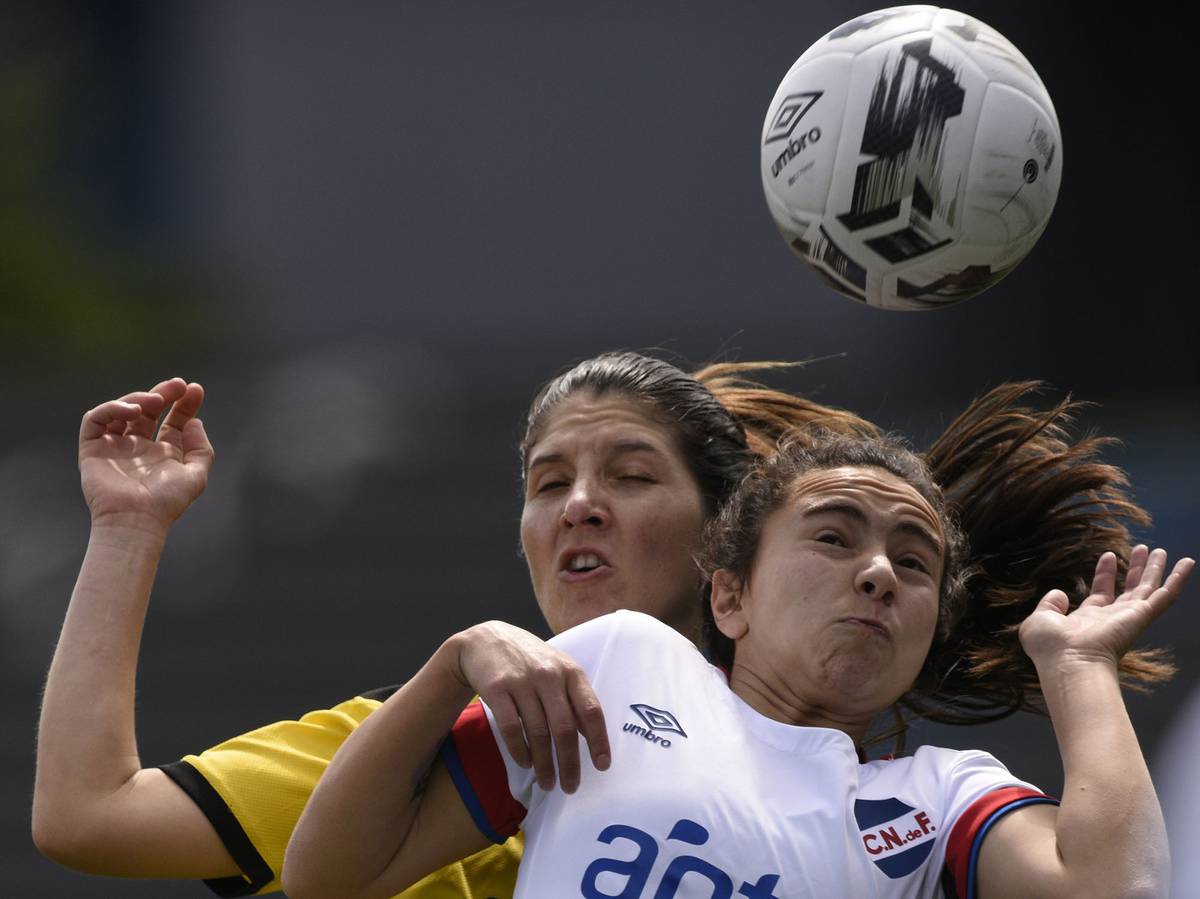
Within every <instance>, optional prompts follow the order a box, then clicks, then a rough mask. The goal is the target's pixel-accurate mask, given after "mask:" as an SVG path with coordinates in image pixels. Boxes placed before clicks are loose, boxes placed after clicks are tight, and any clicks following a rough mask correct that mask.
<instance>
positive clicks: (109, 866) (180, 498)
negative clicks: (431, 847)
mask: <svg viewBox="0 0 1200 899" xmlns="http://www.w3.org/2000/svg"><path fill="white" fill-rule="evenodd" d="M760 367H770V366H769V365H766V366H756V365H753V364H746V365H717V366H711V367H709V368H708V369H705V370H704V371H702V372H699V373H697V375H696V376H695V377H692V376H689V375H687V374H685V373H684V372H682V371H680V370H679V369H678V368H676V367H674V366H672V365H669V364H667V363H665V362H663V361H661V360H657V359H653V358H650V357H646V356H642V355H638V354H634V353H622V354H608V355H604V356H601V357H597V358H595V359H591V360H587V361H585V362H583V363H580V364H579V365H577V366H576V367H574V368H573V369H571V370H570V371H568V372H566V373H565V374H563V375H561V376H559V377H557V378H555V379H553V380H552V381H551V382H549V383H548V384H547V385H546V386H545V388H543V390H542V391H541V392H540V393H539V394H538V396H537V397H536V398H535V400H534V402H533V404H532V407H531V409H530V412H529V417H528V427H527V433H526V437H525V440H524V442H523V445H522V455H523V461H524V472H525V473H526V474H527V473H528V472H529V470H530V469H531V468H537V469H539V470H540V469H544V468H545V466H547V465H549V464H564V463H565V464H568V465H569V466H570V468H571V470H572V471H573V472H574V474H573V476H572V477H573V480H574V482H575V484H576V486H575V488H574V489H573V491H572V494H571V496H572V498H571V500H570V501H569V502H568V503H566V504H565V505H563V504H556V503H550V502H546V501H544V500H545V497H536V496H535V497H530V498H529V500H528V502H527V503H526V506H525V515H524V517H523V522H522V535H523V539H524V542H525V545H526V549H527V556H528V560H529V566H530V574H531V578H532V580H533V587H534V593H535V596H536V598H537V601H538V603H539V605H540V607H541V609H542V611H543V613H544V614H545V617H546V620H547V622H548V624H549V626H550V628H551V630H553V631H554V632H556V633H557V632H560V631H562V630H563V629H565V628H567V627H570V626H571V625H573V624H576V623H578V622H580V621H584V620H587V619H589V618H591V617H594V616H596V615H599V614H601V613H603V612H607V611H611V610H613V609H618V608H628V609H634V610H639V611H644V612H648V613H650V614H653V615H656V616H657V617H659V618H661V619H662V620H663V621H665V622H667V623H669V624H671V625H672V626H673V627H675V628H676V629H678V630H679V631H680V632H681V633H683V634H685V635H686V636H688V638H689V639H692V640H696V639H698V635H699V630H700V603H699V602H698V599H699V591H700V589H701V578H700V577H699V575H698V573H697V570H696V568H695V566H694V564H693V563H692V558H691V553H692V551H693V550H694V549H695V548H696V547H697V546H698V542H699V536H700V531H701V528H702V526H703V524H704V522H705V521H706V520H707V519H708V518H709V517H710V516H711V515H712V514H713V513H714V512H715V510H716V509H717V507H718V505H719V504H720V502H721V501H722V500H723V499H725V497H726V496H727V495H728V493H729V492H730V491H731V489H732V488H733V486H734V485H735V484H736V483H737V481H738V480H739V478H740V477H741V475H742V473H743V472H744V470H745V468H746V466H747V463H748V461H749V460H750V458H751V457H752V456H753V455H754V454H755V453H759V452H764V451H766V450H767V449H768V448H769V447H770V446H772V445H773V444H774V442H775V439H776V438H777V437H778V436H779V435H780V434H781V433H782V432H783V431H784V430H786V429H788V428H790V427H793V426H796V425H804V424H807V423H811V422H821V423H822V424H824V425H825V426H826V427H829V428H832V429H835V430H838V431H841V432H844V433H851V434H871V433H874V432H875V430H876V429H875V428H874V426H873V425H871V424H870V423H868V422H866V421H864V420H862V419H860V418H858V417H857V416H854V415H852V414H850V413H847V412H843V411H841V410H835V409H830V408H827V407H823V406H820V405H817V404H814V403H810V402H808V401H807V400H805V399H803V398H802V397H798V396H793V395H790V394H786V393H781V392H778V391H772V390H767V389H763V388H759V387H758V386H757V385H752V384H748V383H746V382H744V381H741V380H739V376H740V374H741V373H742V372H744V371H746V370H750V369H754V368H760ZM584 393H591V394H596V395H597V396H600V397H601V398H604V397H607V398H608V399H610V400H611V399H612V398H614V397H615V398H619V399H621V400H622V401H623V402H622V403H618V404H616V405H615V406H613V405H612V404H609V406H608V407H606V406H605V405H604V403H600V404H599V405H596V404H591V406H589V404H588V403H584V404H583V407H582V408H581V409H580V410H577V412H578V415H576V416H575V418H572V419H571V420H569V421H568V420H566V419H563V418H562V417H560V416H556V415H555V414H554V413H556V412H557V411H561V408H562V407H563V404H564V403H565V402H568V401H570V400H571V399H572V398H576V397H578V396H581V395H583V394H584ZM203 397H204V392H203V389H202V388H201V386H200V385H199V384H194V383H193V384H189V383H187V382H185V381H183V380H182V379H178V378H176V379H172V380H168V381H164V382H163V383H161V384H159V385H157V386H156V387H154V388H153V389H152V390H150V391H146V392H136V393H131V394H128V395H126V396H124V397H122V398H121V399H118V400H113V401H110V402H107V403H103V404H101V405H99V406H97V407H96V408H94V409H92V410H91V411H89V412H88V413H87V414H86V415H85V416H84V419H83V423H82V426H81V430H80V447H79V459H80V471H81V477H82V484H83V491H84V495H85V497H86V498H87V501H88V505H89V509H90V511H91V516H92V531H91V536H90V539H89V543H88V549H87V553H86V555H85V558H84V562H83V565H82V569H81V571H80V576H79V580H78V582H77V585H76V588H75V591H74V593H73V595H72V598H71V603H70V606H69V608H68V611H67V616H66V622H65V624H64V627H63V631H62V636H61V639H60V641H59V645H58V648H57V650H56V652H55V657H54V662H53V664H52V666H51V670H50V675H49V678H48V681H47V686H46V692H45V698H44V702H43V708H42V718H41V725H40V729H39V738H38V771H37V782H36V788H35V800H34V811H33V832H34V838H35V841H36V842H37V845H38V847H39V848H40V849H41V851H42V852H43V853H45V854H46V855H47V856H49V857H50V858H52V859H54V860H56V861H58V862H60V863H62V864H64V865H67V866H69V867H72V868H76V869H78V870H81V871H86V872H91V873H97V874H108V875H119V876H129V877H164V878H203V879H205V880H206V881H207V882H208V884H209V886H210V887H211V888H212V889H213V890H214V892H216V893H217V894H218V895H224V896H239V895H251V894H254V893H258V892H270V891H273V890H277V889H278V888H279V873H280V867H281V863H282V858H283V852H284V849H285V847H286V846H287V842H288V839H289V837H290V835H291V832H292V828H293V827H294V825H295V822H296V820H297V818H298V817H299V815H300V812H301V810H302V809H303V807H304V803H305V802H306V800H307V798H308V796H309V794H310V793H311V792H312V789H313V788H314V786H315V784H316V782H317V779H318V778H319V777H320V776H321V773H322V772H323V771H324V769H325V766H326V765H327V763H328V761H329V759H330V758H332V756H333V754H334V752H335V751H336V750H337V748H338V747H339V746H340V745H341V743H342V741H343V740H345V738H346V737H347V736H348V735H349V734H350V733H351V732H352V731H353V730H354V729H355V728H356V727H357V726H358V725H359V724H360V723H361V722H362V720H363V719H364V718H365V717H366V716H367V715H369V714H370V713H371V712H372V711H373V710H374V709H375V708H377V707H378V706H379V704H380V702H381V701H382V700H383V699H385V698H386V697H387V696H388V695H389V694H390V692H391V691H390V690H382V691H374V692H371V693H366V694H363V695H362V696H358V697H354V698H351V699H349V700H347V701H346V702H344V703H342V704H340V705H338V706H336V707H334V708H331V709H324V710H319V711H315V712H311V713H309V714H308V715H305V716H303V717H301V718H300V719H299V720H296V721H285V722H278V723H275V724H271V725H268V726H266V727H263V728H260V729H259V730H256V731H253V732H251V733H248V734H243V735H240V736H237V737H234V738H232V739H230V740H227V741H225V742H223V743H220V744H218V745H216V746H214V747H212V748H211V749H209V750H207V751H205V752H201V753H199V754H198V755H192V756H187V757H186V758H185V759H183V760H181V761H178V762H174V763H171V764H168V765H164V766H161V767H142V764H141V761H140V760H139V757H138V754H137V747H136V742H135V739H134V673H135V669H136V663H137V655H138V647H139V640H140V635H141V629H142V623H143V621H144V618H145V614H146V609H147V604H148V602H149V596H150V591H151V586H152V582H153V578H154V572H155V568H156V565H157V562H158V559H159V557H160V556H161V553H162V551H163V546H164V543H165V540H166V536H167V533H168V531H169V528H170V526H171V524H172V523H173V522H174V521H175V519H177V518H178V517H179V516H180V515H181V514H182V513H183V512H184V511H185V510H186V509H187V508H188V506H189V505H190V504H191V503H192V502H193V501H195V499H196V498H197V497H198V496H199V495H200V493H201V492H202V491H203V489H204V487H205V485H206V483H207V478H208V475H209V471H210V469H211V467H212V463H213V448H212V445H211V444H210V442H209V440H208V437H207V436H206V433H205V430H204V425H203V424H202V423H201V421H200V419H199V418H198V417H197V416H198V413H199V410H200V405H201V403H202V401H203ZM168 409H169V411H166V410H168ZM164 411H166V416H165V418H164V419H163V420H162V423H161V427H159V426H158V421H159V419H160V418H161V417H162V416H163V413H164ZM156 428H157V431H156ZM535 449H536V451H535ZM560 533H562V534H566V533H570V534H573V535H579V534H587V535H589V537H588V539H587V540H586V541H584V543H586V546H584V545H583V544H580V545H581V546H583V548H584V549H585V550H586V552H582V553H577V554H575V555H574V556H572V557H570V558H567V557H560V555H561V554H556V553H555V551H544V549H543V548H544V547H547V546H549V545H552V544H553V543H554V541H555V540H556V539H557V538H556V536H555V535H556V534H560ZM472 637H473V639H476V640H478V641H481V642H482V643H484V644H486V645H487V646H488V647H490V648H491V649H492V652H491V658H492V659H493V665H492V670H491V672H490V673H489V674H488V677H490V678H492V680H493V683H496V684H502V685H503V684H508V685H514V684H515V685H516V686H514V687H513V690H514V695H516V696H518V698H519V699H520V703H521V707H520V709H519V714H520V716H521V717H522V718H523V720H524V721H525V728H524V730H522V728H521V726H520V725H519V724H518V723H517V715H518V709H517V708H515V707H514V708H513V709H512V710H511V711H512V715H511V718H510V720H509V724H508V727H509V733H510V736H511V740H510V747H511V749H512V751H513V752H514V754H515V755H517V757H519V758H523V759H524V760H525V761H527V762H529V763H531V764H532V765H533V766H534V768H535V770H536V771H537V773H538V776H539V778H540V779H541V780H542V782H544V783H553V781H554V778H555V771H554V768H553V765H552V764H551V752H550V741H551V738H550V736H549V734H551V733H553V732H557V733H559V744H558V745H559V747H560V752H561V756H560V761H561V764H562V770H561V777H562V780H563V782H564V785H567V786H569V785H570V784H572V783H573V782H575V781H576V780H577V779H578V776H579V774H578V772H579V762H578V758H577V755H576V754H575V753H574V745H575V743H574V741H573V740H566V739H564V737H563V735H562V732H563V730H564V728H566V727H571V729H572V730H571V732H572V733H574V729H573V728H574V724H572V723H570V722H571V721H573V711H572V709H571V708H570V707H569V706H568V704H567V703H566V702H564V701H563V698H564V697H565V696H567V695H568V693H567V690H568V688H569V690H570V695H572V696H574V697H575V698H576V699H577V700H578V701H581V702H585V701H586V698H587V695H588V693H589V688H588V686H587V684H586V682H584V681H582V680H581V679H580V678H579V675H578V669H576V668H575V666H574V665H573V664H571V663H569V662H568V661H566V660H565V657H562V656H561V655H560V654H558V653H556V652H554V651H553V650H550V649H548V648H547V647H545V646H544V644H542V643H541V641H539V640H536V638H534V637H532V635H528V634H526V633H525V632H523V631H520V630H518V629H517V628H513V627H510V626H507V625H503V624H499V623H493V624H490V625H485V626H482V627H480V628H477V629H474V630H473V632H472ZM525 731H528V732H529V733H530V734H532V737H531V739H530V741H529V744H528V745H526V744H525V741H524V739H523V736H522V735H523V733H524V732H525ZM587 733H588V736H590V737H591V738H592V751H593V753H597V752H600V751H602V750H603V746H602V742H603V727H602V724H601V722H599V721H596V720H591V721H589V722H588V723H587ZM520 851H521V844H520V840H519V838H514V839H513V840H510V841H509V842H508V843H507V844H506V845H504V846H499V847H495V848H493V849H490V850H487V851H485V852H483V853H480V854H479V855H478V856H475V857H472V858H470V859H467V860H465V861H464V862H462V863H459V864H456V865H451V866H450V867H448V868H446V869H444V870H443V871H440V872H437V873H435V874H434V875H432V876H431V877H429V878H427V879H426V880H425V881H423V882H422V883H421V884H418V885H416V886H415V887H413V888H412V889H411V890H408V891H406V892H405V894H404V895H405V896H406V897H421V899H441V897H445V899H472V897H500V896H505V895H511V891H512V885H513V882H514V880H515V870H516V862H517V860H518V859H519V857H520Z"/></svg>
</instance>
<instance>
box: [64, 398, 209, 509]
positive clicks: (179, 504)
mask: <svg viewBox="0 0 1200 899" xmlns="http://www.w3.org/2000/svg"><path fill="white" fill-rule="evenodd" d="M203 402H204V388H203V387H201V386H200V385H199V384H189V383H187V382H186V381H184V380H183V379H182V378H172V379H171V380H169V381H163V382H162V383H161V384H158V385H157V386H156V387H154V388H153V389H152V390H149V391H146V392H137V393H130V394H126V395H125V396H123V397H121V398H120V399H117V400H110V401H109V402H106V403H101V404H100V405H99V406H97V407H96V408H94V409H91V410H89V411H88V412H86V413H85V414H84V416H83V422H82V424H81V425H80V428H79V473H80V480H81V482H82V485H83V495H84V498H85V499H86V500H87V504H88V508H89V509H90V510H91V513H92V524H93V526H96V525H108V524H129V525H133V526H136V527H143V528H166V527H169V526H170V524H171V523H172V522H173V521H174V520H175V519H176V518H178V517H179V516H180V515H181V514H183V511H184V510H185V509H186V508H187V507H188V506H189V505H190V504H191V503H192V501H193V500H195V499H196V497H198V496H199V495H200V494H201V493H202V492H203V491H204V487H205V485H206V484H207V483H208V473H209V470H210V469H211V468H212V462H213V448H212V444H211V443H209V440H208V437H207V435H206V434H205V433H204V425H203V423H202V422H201V421H200V419H199V418H197V417H196V413H197V412H199V411H200V405H201V403H203ZM168 406H170V407H171V411H170V412H169V413H168V414H167V417H166V419H165V420H164V421H163V422H162V425H161V427H159V428H158V433H157V435H155V427H156V426H157V425H158V419H159V417H160V416H161V415H162V413H163V410H164V409H166V408H167V407H168Z"/></svg>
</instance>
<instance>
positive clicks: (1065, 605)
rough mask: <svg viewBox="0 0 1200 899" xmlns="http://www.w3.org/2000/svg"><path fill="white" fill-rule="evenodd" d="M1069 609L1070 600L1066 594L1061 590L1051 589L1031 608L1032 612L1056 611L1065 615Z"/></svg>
mask: <svg viewBox="0 0 1200 899" xmlns="http://www.w3.org/2000/svg"><path fill="white" fill-rule="evenodd" d="M1070 610H1071V600H1070V599H1068V598H1067V594H1066V593H1064V592H1063V591H1062V590H1051V591H1050V592H1049V593H1047V594H1046V595H1045V596H1043V597H1042V599H1041V601H1040V602H1039V603H1038V604H1037V606H1036V608H1034V610H1033V614H1036V613H1038V612H1057V613H1058V614H1059V615H1066V614H1067V612H1069V611H1070Z"/></svg>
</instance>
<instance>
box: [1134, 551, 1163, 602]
mask: <svg viewBox="0 0 1200 899" xmlns="http://www.w3.org/2000/svg"><path fill="white" fill-rule="evenodd" d="M1166 568H1167V551H1166V550H1165V549H1156V550H1154V551H1153V552H1151V553H1150V556H1149V558H1147V559H1146V568H1145V570H1144V571H1142V576H1141V577H1140V578H1138V580H1137V581H1127V584H1132V586H1133V590H1132V591H1130V590H1129V588H1128V587H1126V592H1133V593H1136V594H1140V595H1139V596H1138V597H1137V598H1139V599H1141V598H1143V597H1145V596H1148V595H1149V594H1150V593H1152V592H1153V591H1155V590H1157V589H1158V586H1159V584H1161V583H1162V579H1163V572H1164V571H1165V570H1166Z"/></svg>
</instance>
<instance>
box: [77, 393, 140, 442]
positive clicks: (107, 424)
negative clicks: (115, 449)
mask: <svg viewBox="0 0 1200 899" xmlns="http://www.w3.org/2000/svg"><path fill="white" fill-rule="evenodd" d="M141 414H142V407H141V406H139V405H138V404H136V403H127V402H125V401H124V400H109V401H108V402H107V403H101V404H100V405H99V406H97V407H96V408H94V409H89V410H88V411H87V412H85V413H84V414H83V422H82V423H81V424H80V426H79V442H80V443H83V442H84V441H86V440H95V439H96V438H97V437H103V436H104V435H105V434H124V433H125V429H126V427H128V425H129V423H130V422H131V421H133V420H134V419H137V418H139V417H141Z"/></svg>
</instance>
